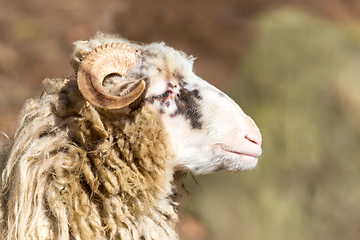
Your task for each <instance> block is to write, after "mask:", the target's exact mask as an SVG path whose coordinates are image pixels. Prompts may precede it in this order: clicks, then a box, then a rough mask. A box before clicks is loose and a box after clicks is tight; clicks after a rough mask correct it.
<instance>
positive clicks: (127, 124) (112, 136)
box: [0, 79, 178, 240]
mask: <svg viewBox="0 0 360 240" xmlns="http://www.w3.org/2000/svg"><path fill="white" fill-rule="evenodd" d="M44 85H45V90H44V93H43V94H42V96H41V97H40V98H39V99H35V100H28V101H27V103H26V105H25V107H24V109H23V110H22V115H21V118H20V119H21V120H20V127H19V129H18V131H17V133H16V136H15V138H14V139H15V142H14V143H13V146H12V150H11V152H10V154H9V156H8V159H7V163H6V166H5V168H4V170H3V174H2V182H1V191H2V194H3V196H2V197H1V208H0V210H1V211H0V217H1V231H0V239H8V240H10V239H11V240H13V239H62V240H65V239H79V240H80V239H177V236H176V233H175V231H174V224H175V223H176V222H177V218H178V217H177V213H176V208H177V206H178V202H177V201H174V200H172V199H173V197H172V194H174V186H172V183H171V182H172V180H173V179H172V178H173V176H172V175H173V169H171V164H168V162H169V161H171V158H172V152H171V150H170V149H169V148H168V147H167V145H166V142H167V141H168V136H167V133H166V132H164V131H163V130H162V129H161V126H162V123H161V120H160V118H159V117H158V114H155V113H152V112H151V111H150V110H149V109H148V108H147V107H146V105H145V107H143V108H140V109H139V110H137V111H135V112H133V113H132V114H130V115H129V116H124V115H122V116H117V115H116V114H114V113H108V112H106V111H104V112H102V113H99V112H98V111H97V110H96V109H94V107H93V106H91V105H90V104H89V103H87V102H85V101H84V99H83V98H82V96H81V95H80V93H79V91H78V89H77V85H76V81H75V80H61V79H46V80H45V81H44ZM119 119H120V120H119Z"/></svg>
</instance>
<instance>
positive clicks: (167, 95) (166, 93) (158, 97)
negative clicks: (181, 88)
mask: <svg viewBox="0 0 360 240" xmlns="http://www.w3.org/2000/svg"><path fill="white" fill-rule="evenodd" d="M171 94H172V91H171V90H167V91H166V92H164V93H163V94H160V95H158V96H155V97H154V98H155V99H158V100H160V101H165V100H167V99H168V98H169V97H170V96H171Z"/></svg>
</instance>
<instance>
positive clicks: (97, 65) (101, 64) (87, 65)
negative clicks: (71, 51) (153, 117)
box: [77, 43, 146, 109]
mask: <svg viewBox="0 0 360 240" xmlns="http://www.w3.org/2000/svg"><path fill="white" fill-rule="evenodd" d="M138 53H139V51H138V49H136V48H134V47H132V46H130V45H127V44H124V43H111V44H105V45H101V46H99V47H97V48H95V49H94V50H93V51H91V52H90V53H89V54H88V55H87V56H86V57H85V58H84V59H83V60H82V62H81V63H80V66H79V69H78V73H77V82H78V87H79V90H80V92H81V94H82V96H83V97H84V98H85V99H86V100H87V101H88V102H89V103H91V104H92V105H94V106H96V107H100V108H104V109H121V108H123V107H126V106H128V105H129V104H131V103H132V102H134V101H135V100H136V99H138V98H139V97H140V96H141V94H142V93H143V92H144V90H145V89H146V82H145V81H144V80H140V81H139V83H138V85H137V86H136V87H135V88H134V89H133V90H132V91H130V92H129V93H128V94H126V95H123V96H113V95H111V94H109V93H107V92H106V91H105V90H104V87H103V85H102V83H103V81H104V78H105V77H106V76H108V75H109V74H118V75H120V76H124V75H126V74H127V73H128V72H129V70H130V69H131V68H133V67H134V66H135V65H136V64H137V63H138V62H140V58H139V56H138Z"/></svg>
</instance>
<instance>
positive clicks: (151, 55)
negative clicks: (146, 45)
mask: <svg viewBox="0 0 360 240" xmlns="http://www.w3.org/2000/svg"><path fill="white" fill-rule="evenodd" d="M141 53H142V57H143V58H154V57H156V56H157V54H156V53H154V52H152V51H149V50H144V51H142V52H141Z"/></svg>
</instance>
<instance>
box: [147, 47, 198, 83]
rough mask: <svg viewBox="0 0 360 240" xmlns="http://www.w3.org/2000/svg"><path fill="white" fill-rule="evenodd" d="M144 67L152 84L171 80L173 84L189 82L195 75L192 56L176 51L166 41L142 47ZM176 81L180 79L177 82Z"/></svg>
mask: <svg viewBox="0 0 360 240" xmlns="http://www.w3.org/2000/svg"><path fill="white" fill-rule="evenodd" d="M141 53H142V54H141V58H142V68H143V70H144V71H145V72H144V74H145V75H146V76H147V77H148V78H149V80H150V83H151V84H154V85H155V84H159V83H158V81H164V80H171V81H172V83H173V84H180V83H181V82H183V81H186V82H188V81H189V80H190V79H192V77H193V76H194V73H193V61H194V58H193V57H192V56H187V55H186V54H185V53H183V52H181V51H176V50H174V49H173V48H171V47H168V46H166V45H165V44H164V43H152V44H149V45H146V46H143V47H142V49H141ZM175 81H178V83H176V82H175Z"/></svg>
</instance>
